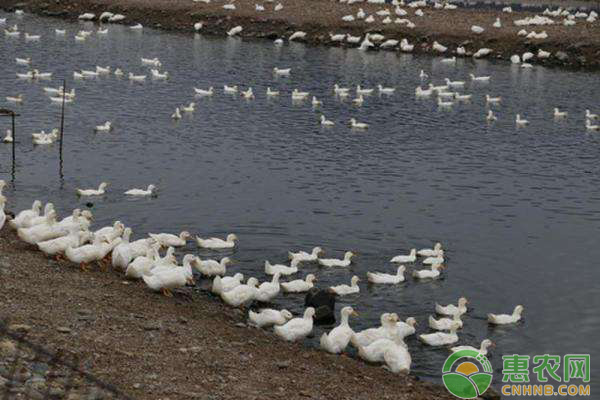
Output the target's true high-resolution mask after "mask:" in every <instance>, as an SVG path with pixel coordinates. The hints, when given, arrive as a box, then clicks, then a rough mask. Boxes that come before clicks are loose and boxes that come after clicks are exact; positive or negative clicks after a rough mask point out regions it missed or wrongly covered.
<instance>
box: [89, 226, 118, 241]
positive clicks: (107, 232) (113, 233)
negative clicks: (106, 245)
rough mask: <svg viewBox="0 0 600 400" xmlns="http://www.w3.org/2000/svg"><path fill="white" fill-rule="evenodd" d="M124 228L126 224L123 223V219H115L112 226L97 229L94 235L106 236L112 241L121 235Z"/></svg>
mask: <svg viewBox="0 0 600 400" xmlns="http://www.w3.org/2000/svg"><path fill="white" fill-rule="evenodd" d="M124 230H125V226H124V225H123V224H122V223H121V221H115V222H114V223H113V225H112V226H105V227H103V228H100V229H98V230H97V231H95V232H94V235H95V236H98V237H105V238H107V239H108V240H109V241H110V240H113V239H114V238H116V237H118V236H121V234H122V233H123V231H124Z"/></svg>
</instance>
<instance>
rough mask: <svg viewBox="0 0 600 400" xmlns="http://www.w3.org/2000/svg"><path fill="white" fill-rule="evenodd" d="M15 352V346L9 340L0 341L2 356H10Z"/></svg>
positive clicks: (0, 353)
mask: <svg viewBox="0 0 600 400" xmlns="http://www.w3.org/2000/svg"><path fill="white" fill-rule="evenodd" d="M16 353H17V346H15V344H14V343H13V342H11V341H10V340H3V341H2V342H0V355H1V356H3V357H12V356H14V355H15V354H16Z"/></svg>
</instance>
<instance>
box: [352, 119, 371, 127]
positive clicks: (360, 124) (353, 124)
mask: <svg viewBox="0 0 600 400" xmlns="http://www.w3.org/2000/svg"><path fill="white" fill-rule="evenodd" d="M350 126H351V127H352V128H353V129H367V128H368V127H369V124H366V123H364V122H357V121H356V119H355V118H350Z"/></svg>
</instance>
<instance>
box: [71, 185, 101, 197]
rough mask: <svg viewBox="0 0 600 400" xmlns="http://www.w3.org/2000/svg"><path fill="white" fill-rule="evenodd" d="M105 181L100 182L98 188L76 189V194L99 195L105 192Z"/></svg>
mask: <svg viewBox="0 0 600 400" xmlns="http://www.w3.org/2000/svg"><path fill="white" fill-rule="evenodd" d="M107 186H108V183H107V182H102V183H101V184H100V185H99V186H98V189H76V190H75V191H76V192H77V195H78V196H101V195H103V194H104V193H106V187H107Z"/></svg>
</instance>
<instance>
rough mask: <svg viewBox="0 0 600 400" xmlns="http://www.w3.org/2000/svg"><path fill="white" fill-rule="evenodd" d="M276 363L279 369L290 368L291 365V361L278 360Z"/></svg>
mask: <svg viewBox="0 0 600 400" xmlns="http://www.w3.org/2000/svg"><path fill="white" fill-rule="evenodd" d="M275 365H276V366H277V368H279V369H285V368H289V366H290V362H289V361H277V362H276V363H275Z"/></svg>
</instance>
